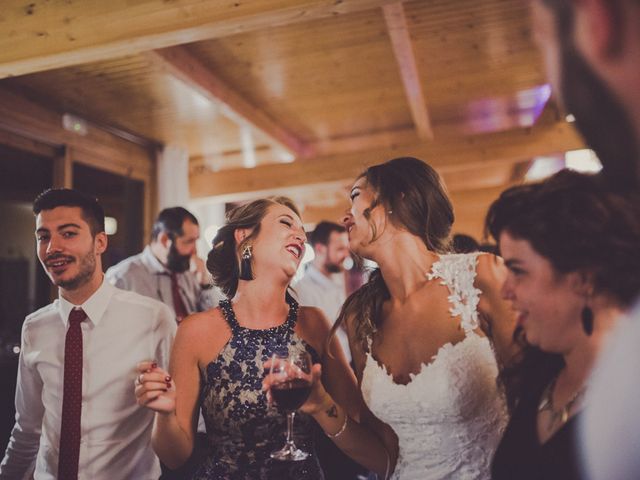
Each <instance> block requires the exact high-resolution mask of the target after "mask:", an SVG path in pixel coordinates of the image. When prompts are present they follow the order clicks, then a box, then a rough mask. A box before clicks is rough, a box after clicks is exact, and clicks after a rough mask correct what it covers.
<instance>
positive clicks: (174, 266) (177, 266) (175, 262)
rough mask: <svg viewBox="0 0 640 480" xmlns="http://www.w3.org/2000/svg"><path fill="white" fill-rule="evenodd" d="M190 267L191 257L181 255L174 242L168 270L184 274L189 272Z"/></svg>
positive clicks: (168, 261) (170, 252) (168, 260)
mask: <svg viewBox="0 0 640 480" xmlns="http://www.w3.org/2000/svg"><path fill="white" fill-rule="evenodd" d="M190 265H191V255H180V252H178V249H177V248H176V244H175V243H174V242H172V243H171V246H170V247H169V253H168V255H167V268H168V269H169V270H170V271H172V272H175V273H182V272H186V271H187V270H189V267H190Z"/></svg>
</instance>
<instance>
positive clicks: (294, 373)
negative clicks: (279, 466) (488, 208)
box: [269, 352, 311, 461]
mask: <svg viewBox="0 0 640 480" xmlns="http://www.w3.org/2000/svg"><path fill="white" fill-rule="evenodd" d="M269 380H270V381H271V390H270V391H271V398H272V399H273V401H274V402H275V404H276V406H277V407H278V409H279V410H282V411H284V412H285V413H286V414H287V441H286V443H285V444H284V446H283V447H282V448H281V449H280V450H277V451H275V452H271V458H273V459H275V460H285V461H299V460H304V459H305V458H307V457H308V456H309V454H308V453H307V452H304V451H302V450H300V449H299V448H298V447H296V445H295V443H293V420H294V418H295V415H296V410H297V409H298V408H300V407H301V406H302V404H304V402H305V401H306V400H307V398H308V397H309V394H310V393H311V357H310V356H309V354H308V353H307V352H295V353H289V354H288V355H284V356H281V355H278V354H275V355H273V357H272V358H271V369H270V371H269Z"/></svg>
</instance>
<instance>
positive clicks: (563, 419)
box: [538, 376, 587, 431]
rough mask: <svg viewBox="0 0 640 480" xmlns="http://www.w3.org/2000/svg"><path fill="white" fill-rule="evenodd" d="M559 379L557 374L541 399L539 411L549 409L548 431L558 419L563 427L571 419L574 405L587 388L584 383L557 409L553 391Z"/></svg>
mask: <svg viewBox="0 0 640 480" xmlns="http://www.w3.org/2000/svg"><path fill="white" fill-rule="evenodd" d="M557 380H558V377H557V376H556V378H554V379H553V381H552V382H551V383H550V384H549V385H548V386H547V388H546V389H545V391H544V394H543V395H542V399H541V400H540V404H539V405H538V413H540V412H544V411H545V410H549V424H548V425H547V431H551V430H553V426H554V425H555V424H556V422H558V420H559V421H560V426H561V427H562V425H564V424H565V423H567V421H568V420H569V412H571V409H572V408H573V406H574V405H575V404H576V402H577V401H578V400H579V399H581V398H582V396H583V395H584V392H585V391H586V390H587V385H583V386H582V387H581V388H579V389H578V390H577V391H576V393H574V394H573V396H572V397H571V398H570V399H569V401H568V402H567V403H565V404H564V406H563V407H562V408H559V409H556V408H555V407H554V405H553V391H554V390H555V387H556V381H557Z"/></svg>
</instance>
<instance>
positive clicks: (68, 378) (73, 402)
mask: <svg viewBox="0 0 640 480" xmlns="http://www.w3.org/2000/svg"><path fill="white" fill-rule="evenodd" d="M85 318H87V314H86V313H84V311H83V310H82V309H79V308H78V309H75V308H74V309H73V310H71V313H69V328H68V329H67V336H66V338H65V341H64V387H63V388H64V391H63V397H62V426H61V427H60V451H59V456H58V479H59V480H77V478H78V461H79V459H80V434H81V433H80V419H81V418H82V328H81V327H80V324H81V323H82V321H83V320H84V319H85Z"/></svg>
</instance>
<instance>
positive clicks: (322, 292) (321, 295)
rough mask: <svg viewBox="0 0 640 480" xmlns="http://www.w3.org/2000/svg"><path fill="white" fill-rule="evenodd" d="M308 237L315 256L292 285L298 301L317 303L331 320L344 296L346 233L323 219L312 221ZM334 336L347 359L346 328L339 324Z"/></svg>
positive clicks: (345, 296) (336, 313) (347, 254)
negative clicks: (302, 275) (318, 221)
mask: <svg viewBox="0 0 640 480" xmlns="http://www.w3.org/2000/svg"><path fill="white" fill-rule="evenodd" d="M309 241H310V242H311V246H312V247H313V251H314V253H315V257H314V259H313V261H312V262H311V263H309V265H308V266H307V270H306V271H305V274H304V277H302V279H301V280H300V281H299V282H298V283H296V284H295V285H294V287H293V288H294V290H295V293H296V294H297V296H298V300H299V303H300V305H307V306H311V307H318V308H319V309H320V310H322V312H323V313H324V314H325V315H326V316H327V318H328V319H329V321H330V322H331V323H335V321H336V320H337V319H338V314H339V313H340V309H341V308H342V304H343V303H344V301H345V300H346V298H347V291H346V288H345V283H344V266H343V264H344V261H345V259H346V258H347V257H348V256H349V236H348V235H347V231H346V230H345V228H344V227H343V226H342V225H338V224H337V223H332V222H326V221H325V222H320V223H318V225H316V228H315V230H314V231H313V233H312V234H311V235H310V237H309ZM336 336H337V338H338V340H339V342H340V345H341V346H342V350H344V353H345V356H346V357H347V361H348V362H351V352H350V350H349V339H348V337H347V332H346V331H345V330H344V329H343V328H340V329H339V330H338V331H337V332H336Z"/></svg>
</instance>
